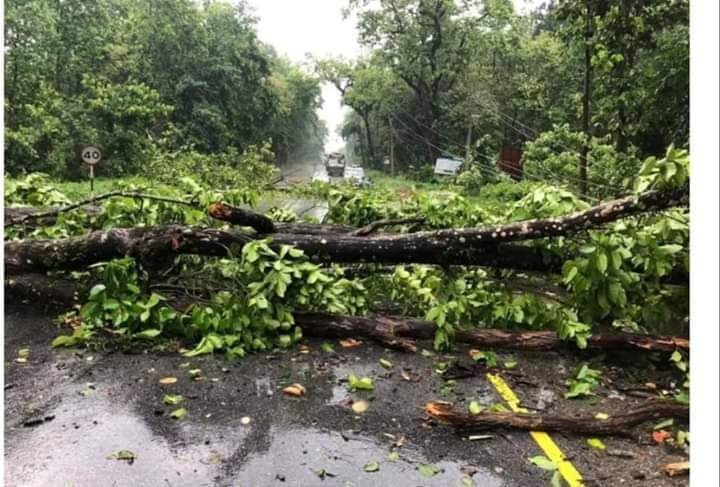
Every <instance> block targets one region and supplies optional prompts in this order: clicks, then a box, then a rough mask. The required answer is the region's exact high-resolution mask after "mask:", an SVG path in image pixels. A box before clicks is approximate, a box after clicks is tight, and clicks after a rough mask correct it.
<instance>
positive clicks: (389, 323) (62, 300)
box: [5, 274, 690, 352]
mask: <svg viewBox="0 0 720 487" xmlns="http://www.w3.org/2000/svg"><path fill="white" fill-rule="evenodd" d="M189 294H194V292H192V293H185V292H182V295H183V305H182V306H181V308H182V309H181V310H184V309H185V308H186V307H187V305H188V304H191V303H189V302H188V301H187V299H186V298H187V296H188V295H189ZM83 297H84V296H83V292H82V288H81V286H80V284H79V283H77V282H76V281H70V280H67V279H63V278H60V277H48V276H46V275H44V274H24V275H21V276H7V275H6V278H5V298H6V302H13V300H14V301H22V300H30V301H32V302H44V303H57V304H63V305H65V306H66V307H67V308H70V307H71V306H73V305H74V304H76V303H77V302H78V301H79V300H82V299H83ZM8 300H10V301H8ZM293 317H294V319H295V324H297V325H298V326H299V327H300V328H302V330H303V333H305V335H307V336H315V337H321V338H350V337H352V338H362V339H366V340H372V341H375V342H378V343H380V344H381V345H383V346H387V347H391V348H396V349H400V350H406V351H413V350H415V349H416V344H415V340H432V339H433V338H434V336H435V330H436V326H435V324H434V323H432V322H430V321H426V320H423V319H419V318H412V317H408V316H389V315H371V316H345V315H338V314H331V313H308V312H295V313H293ZM456 340H457V341H458V342H459V343H465V344H467V345H470V346H473V347H478V348H495V349H512V350H524V351H547V350H557V349H562V348H567V349H570V350H577V347H575V345H574V344H573V343H571V342H567V341H565V340H561V339H560V338H559V337H558V336H557V334H556V333H555V332H553V331H528V332H519V331H508V330H493V329H471V330H459V331H458V332H457V334H456ZM588 349H589V350H596V351H612V350H631V351H632V350H634V351H645V352H674V351H675V350H681V351H686V352H689V350H690V341H689V340H688V339H686V338H681V337H672V336H649V335H639V334H634V333H597V334H593V335H592V336H590V338H589V339H588Z"/></svg>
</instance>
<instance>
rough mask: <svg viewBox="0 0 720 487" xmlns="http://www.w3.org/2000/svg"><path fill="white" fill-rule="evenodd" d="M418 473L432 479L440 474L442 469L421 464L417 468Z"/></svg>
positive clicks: (429, 464)
mask: <svg viewBox="0 0 720 487" xmlns="http://www.w3.org/2000/svg"><path fill="white" fill-rule="evenodd" d="M417 472H418V473H419V474H420V475H422V476H423V477H427V478H430V477H434V476H435V475H437V474H439V473H440V469H439V468H438V467H437V465H433V464H431V463H421V464H420V465H418V466H417Z"/></svg>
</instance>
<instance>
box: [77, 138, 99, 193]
mask: <svg viewBox="0 0 720 487" xmlns="http://www.w3.org/2000/svg"><path fill="white" fill-rule="evenodd" d="M80 158H81V159H82V161H83V162H84V163H85V164H88V165H89V166H90V192H92V191H93V189H94V185H95V171H94V170H93V169H94V167H95V164H97V163H98V162H100V160H101V159H102V153H101V152H100V149H98V148H97V147H95V146H93V145H89V146H87V147H83V149H82V151H80Z"/></svg>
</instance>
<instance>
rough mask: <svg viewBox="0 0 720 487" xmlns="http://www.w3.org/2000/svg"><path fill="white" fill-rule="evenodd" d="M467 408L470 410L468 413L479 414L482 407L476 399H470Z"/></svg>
mask: <svg viewBox="0 0 720 487" xmlns="http://www.w3.org/2000/svg"><path fill="white" fill-rule="evenodd" d="M468 410H469V411H470V414H472V415H476V414H480V413H481V412H482V410H483V407H482V406H481V405H480V403H478V402H477V401H470V405H469V406H468Z"/></svg>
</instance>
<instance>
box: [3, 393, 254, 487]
mask: <svg viewBox="0 0 720 487" xmlns="http://www.w3.org/2000/svg"><path fill="white" fill-rule="evenodd" d="M51 414H54V415H55V419H54V420H53V421H50V422H47V423H44V424H42V425H40V426H37V427H35V428H22V427H20V428H18V429H16V430H15V431H13V432H11V433H10V435H12V436H13V438H12V441H7V436H8V432H7V431H6V449H5V485H7V486H50V485H58V486H61V485H62V486H64V485H72V486H73V487H97V486H101V485H103V486H104V485H108V486H109V485H113V486H118V487H121V486H128V487H136V486H157V485H173V486H176V485H194V486H205V485H208V486H209V485H215V482H214V481H213V478H214V477H218V476H220V475H221V465H220V463H221V460H222V458H224V457H226V456H229V455H230V454H231V453H232V451H231V448H232V443H235V444H237V442H238V437H239V436H240V438H239V439H240V441H242V440H243V437H242V436H244V435H246V434H247V433H246V432H244V431H243V430H240V429H236V430H235V431H233V432H232V435H233V437H234V438H232V440H233V442H231V441H229V440H227V439H226V440H225V441H223V442H218V441H217V438H218V437H219V436H220V433H221V432H227V428H222V429H219V428H217V427H213V428H211V429H207V428H202V427H201V428H198V427H196V426H193V427H192V428H188V425H187V424H186V423H183V424H181V425H178V426H180V427H179V428H177V430H176V431H175V433H176V434H178V435H179V436H180V438H179V439H178V442H177V443H178V444H171V443H170V442H168V440H167V439H166V438H165V437H163V436H158V435H157V434H156V433H155V432H153V431H152V429H151V428H150V427H149V425H148V424H147V423H146V421H144V420H143V419H142V418H141V417H140V416H138V415H137V414H135V413H133V412H132V411H129V410H124V409H122V408H119V407H118V406H117V405H115V404H113V403H111V402H109V401H105V400H96V401H93V402H92V404H89V403H87V402H77V401H69V402H66V403H63V404H61V405H60V406H59V407H57V408H56V409H55V411H53V412H52V413H51ZM186 421H187V420H186ZM172 426H173V427H175V426H176V425H172ZM191 429H192V436H193V437H195V440H189V441H184V440H183V438H182V437H183V436H184V433H187V432H188V431H190V430H191ZM241 435H242V436H241ZM204 438H212V441H211V442H210V444H205V442H204ZM10 445H12V446H10ZM120 450H130V451H132V452H133V453H135V455H136V459H135V461H134V462H133V464H132V465H129V464H128V463H127V462H125V461H119V460H115V459H108V457H109V456H111V455H112V454H113V453H114V452H117V451H120Z"/></svg>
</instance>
